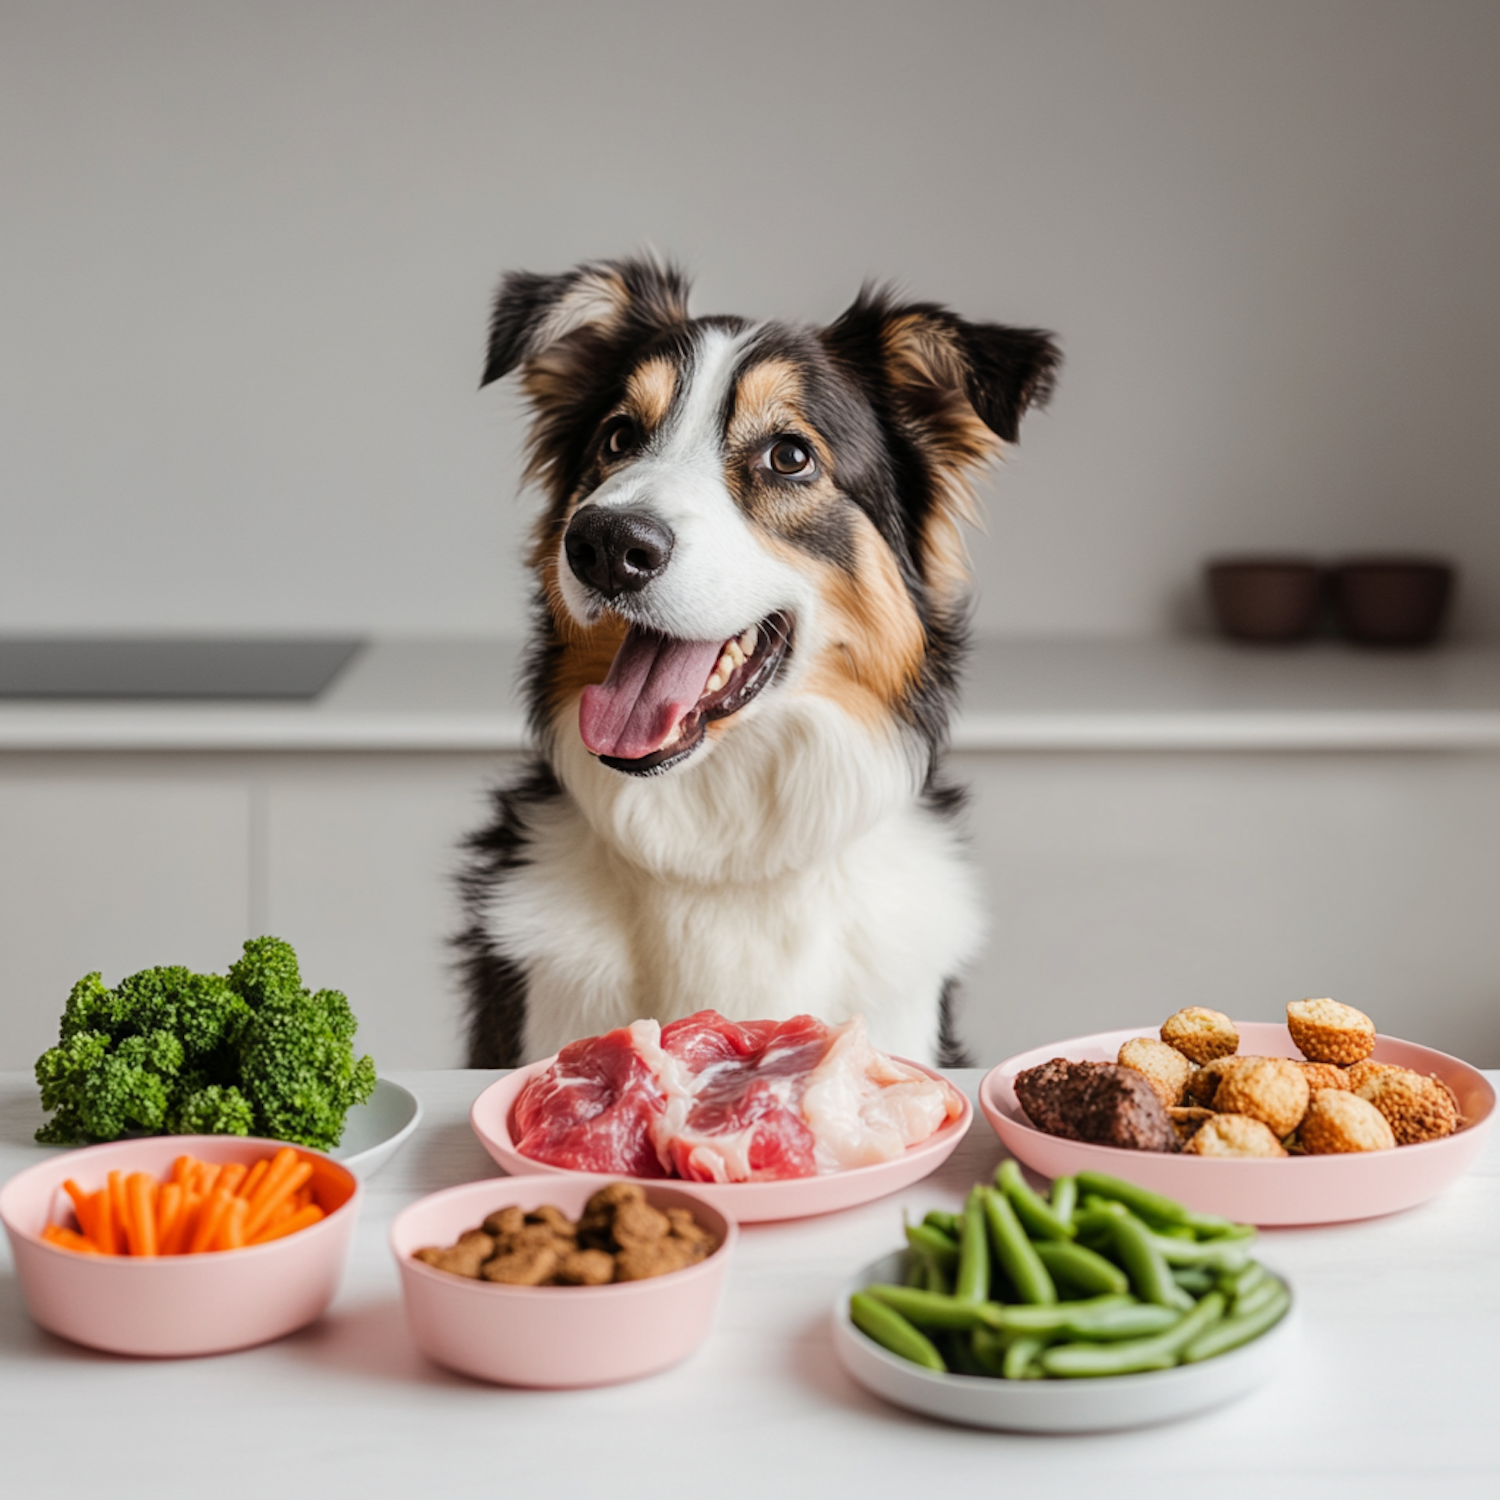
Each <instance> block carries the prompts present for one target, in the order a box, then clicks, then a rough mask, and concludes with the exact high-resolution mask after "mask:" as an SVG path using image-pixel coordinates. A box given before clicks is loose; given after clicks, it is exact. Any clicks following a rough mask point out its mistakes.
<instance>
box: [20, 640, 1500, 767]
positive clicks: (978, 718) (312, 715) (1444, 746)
mask: <svg viewBox="0 0 1500 1500" xmlns="http://www.w3.org/2000/svg"><path fill="white" fill-rule="evenodd" d="M520 661H521V647H520V645H519V643H517V642H515V641H506V640H498V639H495V640H377V641H374V642H372V643H371V644H370V645H369V646H368V647H366V648H365V649H364V650H362V651H361V652H360V653H359V654H358V655H357V656H356V657H355V658H354V660H353V661H352V662H351V663H350V665H349V666H348V667H347V668H346V669H345V670H344V671H343V672H342V673H340V675H339V676H338V677H337V678H336V679H335V680H334V682H333V684H332V685H331V687H329V689H328V690H327V691H326V692H325V693H324V694H323V695H322V696H321V697H320V698H318V699H316V700H314V701H313V702H310V703H256V702H221V703H211V702H197V703H130V702H114V703H110V702H67V703H59V702H47V701H20V700H4V701H0V752H3V751H10V752H27V751H59V750H66V751H74V752H120V751H145V752H200V751H226V752H227V751H245V752H327V753H333V752H344V753H347V752H364V751H370V752H385V753H398V752H416V753H421V752H449V753H490V752H499V751H508V750H518V749H521V748H522V747H523V746H524V744H525V743H526V726H525V718H524V714H523V711H522V708H521V704H520V700H519V697H518V695H517V691H516V683H517V677H518V672H519V667H520ZM953 745H954V747H955V748H956V749H959V750H972V751H996V750H1001V751H1003V750H1196V751H1239V750H1474V749H1495V748H1497V747H1500V646H1496V645H1492V644H1485V643H1479V644H1467V645H1464V644H1460V645H1451V646H1444V647H1441V648H1439V649H1436V650H1428V651H1406V652H1401V651H1367V650H1359V649H1356V648H1353V647H1348V646H1342V645H1338V644H1334V643H1326V644H1324V643H1318V644H1313V645H1308V646H1295V647H1286V648H1281V647H1270V648H1268V647H1260V648H1252V647H1237V646H1230V645H1225V644H1223V643H1221V642H1218V641H1209V640H1203V641H1192V640H1161V641H1153V640H1014V639H995V638H986V639H981V640H979V641H976V642H975V646H974V651H973V654H972V656H971V658H970V660H969V664H968V667H967V670H966V671H965V674H964V679H963V697H962V704H961V707H960V711H959V713H958V715H957V716H956V718H955V721H954V725H953Z"/></svg>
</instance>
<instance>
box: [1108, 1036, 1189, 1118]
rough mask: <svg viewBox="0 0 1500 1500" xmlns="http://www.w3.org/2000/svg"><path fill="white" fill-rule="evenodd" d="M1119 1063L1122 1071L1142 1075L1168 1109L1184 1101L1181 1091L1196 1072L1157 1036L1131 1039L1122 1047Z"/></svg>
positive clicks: (1177, 1052) (1181, 1056)
mask: <svg viewBox="0 0 1500 1500" xmlns="http://www.w3.org/2000/svg"><path fill="white" fill-rule="evenodd" d="M1118 1062H1119V1064H1120V1066H1121V1067H1122V1068H1132V1069H1134V1070H1135V1071H1136V1072H1137V1073H1139V1074H1140V1075H1141V1076H1142V1077H1143V1078H1144V1079H1145V1080H1146V1082H1147V1083H1149V1084H1150V1085H1151V1087H1152V1089H1154V1090H1155V1092H1156V1097H1157V1098H1158V1099H1160V1100H1161V1102H1162V1105H1163V1107H1164V1108H1166V1109H1172V1108H1173V1107H1175V1106H1176V1105H1178V1104H1180V1103H1181V1102H1182V1090H1183V1088H1184V1086H1185V1085H1186V1084H1187V1081H1188V1078H1189V1077H1190V1076H1191V1074H1192V1071H1193V1065H1192V1063H1190V1062H1189V1061H1188V1060H1187V1058H1185V1057H1184V1056H1183V1055H1182V1053H1180V1052H1179V1051H1178V1050H1177V1049H1176V1048H1175V1047H1169V1046H1168V1045H1167V1044H1166V1043H1165V1042H1161V1041H1158V1040H1157V1039H1156V1038H1155V1037H1154V1036H1137V1037H1132V1038H1131V1039H1130V1040H1129V1041H1128V1042H1126V1043H1125V1045H1124V1046H1122V1047H1121V1048H1120V1055H1119V1058H1118Z"/></svg>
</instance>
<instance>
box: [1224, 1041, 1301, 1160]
mask: <svg viewBox="0 0 1500 1500" xmlns="http://www.w3.org/2000/svg"><path fill="white" fill-rule="evenodd" d="M1310 1094H1311V1090H1310V1089H1309V1088H1308V1086H1307V1079H1306V1078H1304V1077H1303V1076H1302V1070H1301V1068H1299V1067H1298V1066H1297V1064H1296V1063H1294V1062H1291V1061H1290V1060H1289V1059H1287V1058H1285V1057H1257V1058H1255V1059H1253V1060H1252V1061H1249V1062H1245V1063H1242V1064H1241V1065H1240V1066H1239V1067H1237V1068H1232V1069H1230V1071H1229V1072H1228V1073H1227V1074H1226V1075H1225V1077H1224V1080H1223V1082H1222V1083H1220V1084H1219V1088H1218V1092H1217V1093H1215V1095H1214V1108H1215V1109H1216V1110H1218V1111H1219V1112H1220V1113H1221V1114H1225V1113H1227V1114H1234V1115H1250V1116H1251V1117H1252V1118H1254V1119H1257V1120H1260V1121H1262V1122H1264V1124H1265V1125H1266V1126H1268V1127H1269V1129H1270V1131H1271V1134H1272V1135H1274V1136H1275V1137H1276V1138H1277V1140H1280V1139H1281V1137H1282V1136H1284V1135H1290V1134H1291V1132H1292V1131H1294V1130H1295V1129H1296V1128H1297V1124H1298V1122H1299V1121H1300V1120H1301V1119H1302V1116H1303V1115H1304V1114H1306V1113H1307V1104H1308V1098H1309V1096H1310Z"/></svg>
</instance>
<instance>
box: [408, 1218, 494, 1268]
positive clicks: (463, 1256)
mask: <svg viewBox="0 0 1500 1500" xmlns="http://www.w3.org/2000/svg"><path fill="white" fill-rule="evenodd" d="M413 1253H414V1254H415V1256H416V1258H417V1259H418V1260H420V1261H424V1262H426V1264H427V1265H429V1266H431V1267H432V1268H433V1269H434V1270H437V1271H447V1272H448V1274H449V1275H450V1276H467V1277H469V1278H470V1279H471V1280H474V1279H477V1277H478V1276H479V1270H480V1267H481V1266H483V1265H484V1263H485V1261H487V1260H488V1259H489V1258H490V1256H492V1255H493V1254H494V1253H495V1242H494V1240H492V1239H491V1238H490V1236H489V1235H487V1234H486V1233H485V1232H484V1231H483V1230H482V1229H470V1230H468V1231H467V1232H466V1233H464V1234H461V1235H460V1236H459V1237H458V1243H457V1244H454V1245H447V1246H439V1245H427V1246H424V1247H423V1248H422V1249H421V1250H417V1251H414V1252H413Z"/></svg>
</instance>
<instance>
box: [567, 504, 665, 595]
mask: <svg viewBox="0 0 1500 1500" xmlns="http://www.w3.org/2000/svg"><path fill="white" fill-rule="evenodd" d="M673 540H674V538H673V536H672V533H671V532H670V531H669V530H667V528H666V527H665V526H663V525H662V523H661V522H660V521H658V520H656V519H655V517H653V516H648V515H645V514H644V513H643V512H641V511H638V510H605V509H603V508H602V507H600V506H597V505H590V506H588V507H587V508H585V509H584V510H581V511H579V512H578V514H577V515H576V516H574V517H573V519H572V520H571V521H569V522H568V529H567V531H566V532H565V533H564V535H563V551H564V552H566V553H567V555H568V566H569V567H570V568H571V569H572V570H573V576H574V577H575V578H577V579H578V581H579V582H580V583H586V584H588V586H589V587H590V588H591V589H597V590H598V591H599V592H600V593H601V594H603V595H604V596H605V598H606V599H613V598H614V597H615V595H616V594H627V593H635V592H637V591H638V590H640V589H643V588H645V587H646V585H647V584H648V583H650V582H651V580H652V579H653V578H655V577H656V576H657V574H659V573H660V572H662V570H663V569H664V568H665V567H666V566H667V561H668V559H669V558H670V557H671V556H672V543H673Z"/></svg>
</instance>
